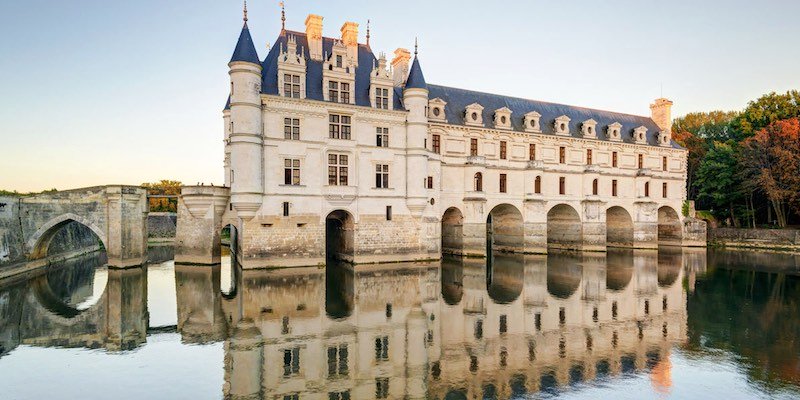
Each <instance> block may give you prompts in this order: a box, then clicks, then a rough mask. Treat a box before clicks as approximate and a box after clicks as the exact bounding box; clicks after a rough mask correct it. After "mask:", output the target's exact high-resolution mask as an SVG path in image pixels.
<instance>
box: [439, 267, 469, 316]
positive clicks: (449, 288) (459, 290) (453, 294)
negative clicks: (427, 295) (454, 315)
mask: <svg viewBox="0 0 800 400" xmlns="http://www.w3.org/2000/svg"><path fill="white" fill-rule="evenodd" d="M463 296H464V269H463V268H462V267H461V260H460V259H458V258H455V257H442V298H443V299H444V302H445V303H447V304H449V305H451V306H454V305H456V304H458V303H460V302H461V298H462V297H463Z"/></svg>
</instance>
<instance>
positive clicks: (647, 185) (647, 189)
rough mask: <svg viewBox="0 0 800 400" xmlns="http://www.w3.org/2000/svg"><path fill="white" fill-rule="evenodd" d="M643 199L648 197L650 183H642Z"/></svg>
mask: <svg viewBox="0 0 800 400" xmlns="http://www.w3.org/2000/svg"><path fill="white" fill-rule="evenodd" d="M644 197H650V182H645V183H644Z"/></svg>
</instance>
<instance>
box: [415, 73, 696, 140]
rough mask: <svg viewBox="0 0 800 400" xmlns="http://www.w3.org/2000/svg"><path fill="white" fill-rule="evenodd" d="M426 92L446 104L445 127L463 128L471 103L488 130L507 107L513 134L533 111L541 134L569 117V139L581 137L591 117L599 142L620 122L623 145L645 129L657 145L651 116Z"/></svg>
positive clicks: (435, 89)
mask: <svg viewBox="0 0 800 400" xmlns="http://www.w3.org/2000/svg"><path fill="white" fill-rule="evenodd" d="M428 93H429V94H428V98H429V99H431V100H433V99H435V98H437V97H438V98H440V99H442V100H444V101H445V102H447V105H446V106H445V117H446V118H447V123H448V124H453V125H466V124H465V123H464V116H465V114H464V112H465V109H466V107H467V106H468V105H470V104H472V103H478V104H480V105H481V106H483V123H484V126H486V127H487V128H489V127H492V126H493V121H494V112H495V110H497V109H500V108H503V107H508V108H509V109H510V110H511V126H512V129H513V130H515V131H524V130H525V127H524V118H525V114H527V113H529V112H531V111H536V112H538V113H539V114H541V115H542V116H541V117H540V119H539V126H540V127H541V129H542V133H545V134H555V131H554V124H555V119H556V118H557V117H560V116H562V115H566V116H567V117H569V118H570V121H569V131H570V136H572V137H576V138H579V137H583V136H582V134H581V124H582V123H583V122H584V121H586V120H588V119H590V118H591V119H594V120H595V121H597V138H598V140H608V139H606V135H605V133H606V128H607V127H608V125H609V124H613V123H614V122H619V123H620V124H622V129H621V130H620V131H621V136H622V141H623V142H625V143H634V139H633V129H634V128H638V127H640V126H644V127H645V128H647V143H648V144H650V145H654V146H657V145H658V132H659V130H660V129H659V128H658V125H656V123H655V122H654V121H653V120H652V119H651V118H650V117H644V116H639V115H630V114H623V113H617V112H611V111H602V110H594V109H590V108H583V107H576V106H568V105H564V104H556V103H548V102H544V101H538V100H528V99H521V98H518V97H510V96H502V95H498V94H491V93H483V92H476V91H472V90H465V89H457V88H452V87H447V86H440V85H434V84H429V85H428ZM672 147H674V148H682V147H681V146H680V145H678V144H677V143H675V142H674V141H673V142H672Z"/></svg>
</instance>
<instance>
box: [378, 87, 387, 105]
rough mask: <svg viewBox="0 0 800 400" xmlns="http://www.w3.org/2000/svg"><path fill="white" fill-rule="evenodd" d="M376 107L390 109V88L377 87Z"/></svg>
mask: <svg viewBox="0 0 800 400" xmlns="http://www.w3.org/2000/svg"><path fill="white" fill-rule="evenodd" d="M375 108H382V109H384V110H388V109H389V89H388V88H380V87H378V88H375Z"/></svg>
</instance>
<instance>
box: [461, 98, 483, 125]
mask: <svg viewBox="0 0 800 400" xmlns="http://www.w3.org/2000/svg"><path fill="white" fill-rule="evenodd" d="M464 116H465V121H464V122H465V123H466V124H467V125H472V126H483V106H482V105H480V104H478V103H472V104H470V105H468V106H467V108H466V110H465V111H464Z"/></svg>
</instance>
